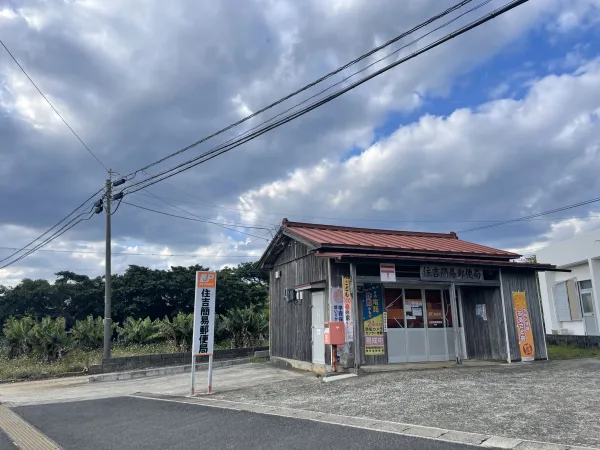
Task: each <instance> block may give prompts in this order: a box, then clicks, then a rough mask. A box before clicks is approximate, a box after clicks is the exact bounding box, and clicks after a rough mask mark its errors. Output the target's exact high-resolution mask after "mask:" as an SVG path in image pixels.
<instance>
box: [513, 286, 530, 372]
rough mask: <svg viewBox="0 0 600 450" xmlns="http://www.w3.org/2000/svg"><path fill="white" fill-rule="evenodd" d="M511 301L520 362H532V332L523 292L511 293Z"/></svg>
mask: <svg viewBox="0 0 600 450" xmlns="http://www.w3.org/2000/svg"><path fill="white" fill-rule="evenodd" d="M512 299H513V306H514V309H515V320H516V323H517V334H518V336H519V349H520V350H521V361H533V360H534V358H535V347H534V343H533V331H532V329H531V321H530V320H529V310H528V309H527V298H526V297H525V292H513V293H512Z"/></svg>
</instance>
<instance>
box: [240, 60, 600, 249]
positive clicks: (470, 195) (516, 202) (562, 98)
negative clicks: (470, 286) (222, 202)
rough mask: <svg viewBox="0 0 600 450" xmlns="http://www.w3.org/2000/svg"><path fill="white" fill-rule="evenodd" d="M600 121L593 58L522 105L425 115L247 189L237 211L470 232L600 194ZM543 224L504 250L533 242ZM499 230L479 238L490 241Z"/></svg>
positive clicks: (541, 82) (507, 102)
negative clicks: (484, 223) (347, 154)
mask: <svg viewBox="0 0 600 450" xmlns="http://www.w3.org/2000/svg"><path fill="white" fill-rule="evenodd" d="M599 123H600V59H597V60H594V61H591V62H590V63H587V64H585V65H583V66H581V67H579V68H577V69H576V70H575V71H574V72H572V73H569V74H564V75H560V76H556V75H549V76H546V77H544V78H541V79H538V80H535V81H532V82H531V85H530V88H529V91H528V92H527V95H526V96H525V97H524V98H523V99H521V100H515V99H500V100H495V101H491V102H488V103H484V104H482V105H479V106H478V107H475V108H464V109H458V110H455V111H454V112H453V113H452V114H450V115H449V116H447V117H444V116H431V115H425V116H423V117H421V118H420V119H419V120H418V121H416V122H414V123H411V124H408V125H405V126H401V127H399V128H398V129H397V130H396V131H395V132H394V133H393V134H392V135H391V136H389V137H388V138H386V139H383V140H380V141H379V142H377V143H375V144H374V145H372V146H371V147H369V148H367V149H366V150H365V151H363V152H361V153H360V154H358V155H356V156H353V157H351V158H350V159H348V160H339V159H337V160H336V159H329V160H324V161H322V162H319V163H318V164H316V165H314V166H312V167H308V168H302V169H297V170H295V171H294V172H293V173H292V174H291V175H289V176H287V177H284V178H280V179H278V180H276V181H273V182H271V183H267V184H265V185H263V186H261V187H258V188H256V189H252V190H249V191H248V192H246V193H245V194H243V195H242V197H241V203H240V204H243V205H246V207H247V206H250V207H251V209H253V210H258V211H269V210H279V211H281V210H284V209H285V208H286V205H287V207H288V210H290V207H289V205H294V208H293V209H291V210H290V216H291V217H290V218H293V217H295V216H298V217H302V214H303V212H304V211H311V212H312V213H315V214H317V213H318V215H321V216H327V215H330V216H331V215H333V216H336V215H337V216H339V217H342V218H343V217H347V218H353V217H362V218H367V217H370V218H372V219H373V221H374V222H375V224H378V225H381V224H382V223H383V222H385V221H386V220H397V221H399V222H401V221H402V222H404V225H407V226H415V225H417V224H419V223H421V222H422V221H423V220H427V219H430V220H435V219H443V218H445V219H449V221H452V220H454V221H455V222H454V223H450V224H436V225H435V226H437V227H438V228H439V227H440V225H442V226H444V225H445V228H447V227H448V225H450V226H452V227H453V229H454V230H455V231H461V230H460V229H459V230H456V228H455V227H457V226H459V225H460V226H461V227H462V228H463V229H464V228H470V227H469V226H467V225H466V224H465V223H464V222H463V221H468V220H501V219H506V218H513V217H520V216H523V215H527V214H531V213H535V212H539V211H544V210H547V209H551V208H553V207H556V206H562V205H566V204H569V203H571V202H574V201H578V200H582V198H581V196H582V195H583V196H587V197H590V198H592V197H594V195H593V192H597V191H598V189H599V188H600V182H599V181H598V178H597V173H598V170H599V169H600V146H599V144H598V142H600V127H599V126H598V124H599ZM582 185H584V186H586V190H582V189H581V187H582ZM586 191H587V194H586ZM587 197H585V198H584V199H587ZM340 198H342V200H341V201H340ZM253 217H255V216H250V215H249V216H248V217H245V218H244V219H245V220H248V221H250V220H252V219H253ZM345 221H346V222H352V220H351V219H346V220H345ZM378 221H379V223H377V222H378ZM564 224H571V225H572V223H571V222H565V223H564ZM418 226H419V227H420V228H422V227H423V225H418ZM428 226H429V227H430V228H431V227H433V226H434V225H432V224H429V225H428ZM539 226H540V224H539V223H536V224H535V225H533V226H532V227H533V229H530V230H526V231H525V233H523V234H521V235H514V236H512V237H510V238H505V239H504V240H503V241H502V244H503V245H507V244H508V245H511V243H517V244H518V243H519V242H523V241H526V240H528V239H531V238H532V235H535V233H537V232H539V228H538V227H539ZM562 226H563V225H560V226H559V225H553V227H554V228H553V229H556V230H558V229H560V228H561V227H562ZM556 227H558V228H556ZM509 229H510V228H509ZM497 230H499V231H500V234H498V232H497ZM503 230H504V229H503V228H498V229H490V231H487V232H486V233H485V234H484V232H483V231H482V232H481V233H478V234H475V233H473V234H474V235H477V236H478V237H479V238H480V239H484V240H486V241H494V240H497V239H498V238H499V237H502V234H503V233H504V231H503ZM513 234H514V233H513ZM464 237H465V238H466V237H467V235H465V236H464Z"/></svg>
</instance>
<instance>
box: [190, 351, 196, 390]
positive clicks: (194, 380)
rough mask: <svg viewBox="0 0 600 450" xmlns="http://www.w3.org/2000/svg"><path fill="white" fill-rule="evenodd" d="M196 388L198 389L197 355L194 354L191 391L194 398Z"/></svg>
mask: <svg viewBox="0 0 600 450" xmlns="http://www.w3.org/2000/svg"><path fill="white" fill-rule="evenodd" d="M195 387H196V355H194V354H193V353H192V389H191V395H192V396H193V395H194V394H195Z"/></svg>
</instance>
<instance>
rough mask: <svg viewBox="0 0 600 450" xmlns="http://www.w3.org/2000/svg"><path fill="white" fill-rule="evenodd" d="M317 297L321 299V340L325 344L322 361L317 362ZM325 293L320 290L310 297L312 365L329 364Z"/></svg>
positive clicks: (313, 292) (312, 293)
mask: <svg viewBox="0 0 600 450" xmlns="http://www.w3.org/2000/svg"><path fill="white" fill-rule="evenodd" d="M315 295H318V296H320V297H321V317H322V318H323V323H321V326H320V327H319V328H320V329H321V330H322V331H321V333H320V335H319V336H320V340H321V341H322V342H323V356H322V359H321V360H319V361H316V360H315V328H316V327H315V324H314V323H313V320H314V315H313V308H314V307H315V304H314V300H315ZM325 319H326V318H325V291H322V290H319V291H312V292H311V295H310V350H311V351H310V352H311V363H312V364H323V365H325V364H327V362H326V346H325V336H324V332H325V321H326V320H325Z"/></svg>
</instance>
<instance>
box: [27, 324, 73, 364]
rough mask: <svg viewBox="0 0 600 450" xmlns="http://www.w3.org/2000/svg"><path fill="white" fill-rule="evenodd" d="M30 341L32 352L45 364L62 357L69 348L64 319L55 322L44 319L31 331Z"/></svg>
mask: <svg viewBox="0 0 600 450" xmlns="http://www.w3.org/2000/svg"><path fill="white" fill-rule="evenodd" d="M30 340H31V346H32V349H33V352H34V353H36V354H37V355H39V356H40V357H41V358H42V359H43V360H44V361H45V362H49V361H54V360H56V359H58V358H60V357H61V356H63V354H64V353H65V352H66V351H67V350H68V349H69V347H70V340H69V335H68V334H67V329H66V322H65V319H64V317H59V318H58V319H56V320H52V318H50V317H44V318H43V319H42V320H41V321H40V322H38V323H36V324H35V325H34V327H33V328H32V329H31V332H30Z"/></svg>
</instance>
